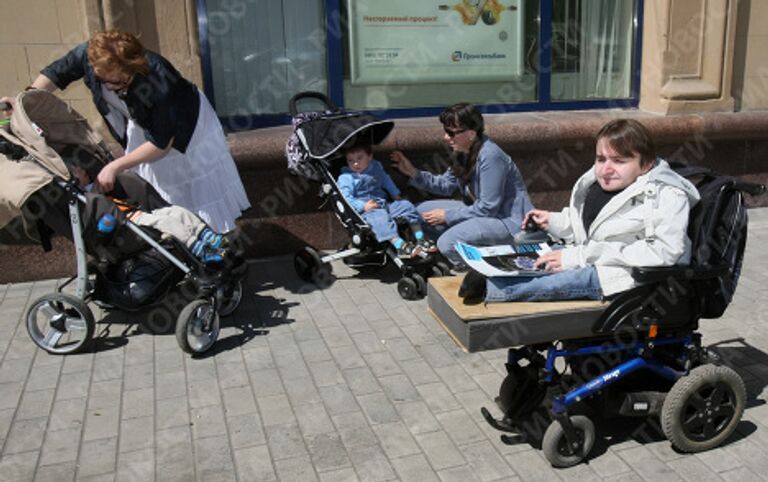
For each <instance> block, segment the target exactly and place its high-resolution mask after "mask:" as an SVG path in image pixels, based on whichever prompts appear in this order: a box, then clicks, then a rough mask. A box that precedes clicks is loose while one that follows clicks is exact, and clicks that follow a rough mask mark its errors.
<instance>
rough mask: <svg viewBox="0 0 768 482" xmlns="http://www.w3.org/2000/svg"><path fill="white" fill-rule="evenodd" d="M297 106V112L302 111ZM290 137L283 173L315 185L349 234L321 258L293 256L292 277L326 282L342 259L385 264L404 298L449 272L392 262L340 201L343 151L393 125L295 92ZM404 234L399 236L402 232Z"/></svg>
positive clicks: (419, 261)
mask: <svg viewBox="0 0 768 482" xmlns="http://www.w3.org/2000/svg"><path fill="white" fill-rule="evenodd" d="M302 106H303V108H302ZM290 112H291V115H292V116H293V126H294V133H293V135H292V136H291V138H290V139H289V140H288V143H287V145H286V156H287V158H288V169H289V170H290V171H291V172H292V173H294V174H297V175H301V176H304V177H306V178H308V179H312V180H315V181H319V182H320V183H321V196H323V197H326V198H327V200H328V201H330V206H331V208H332V209H333V212H334V214H336V217H337V218H338V219H339V221H340V222H341V224H342V225H343V226H344V228H345V229H346V230H347V232H348V233H349V236H350V244H349V246H347V247H346V248H344V249H341V250H339V251H338V252H336V253H333V254H329V255H326V256H321V255H320V253H319V252H318V251H317V250H316V249H315V248H313V247H311V246H307V247H305V248H303V249H302V250H300V251H299V252H298V253H296V256H295V258H294V267H295V269H296V273H297V274H298V276H299V277H300V278H301V279H302V280H304V281H307V282H310V283H315V284H316V285H318V286H326V285H328V284H329V283H330V280H331V272H332V271H331V265H330V262H331V261H333V260H337V259H342V260H343V261H344V263H345V264H346V265H348V266H350V267H353V268H356V269H364V268H369V267H383V266H384V265H386V264H387V261H388V260H391V261H392V262H393V263H394V264H395V265H396V266H397V267H398V268H399V269H400V271H401V273H402V277H401V278H400V280H399V281H398V283H397V291H398V293H399V294H400V296H401V297H403V298H404V299H407V300H412V299H418V298H421V297H423V296H424V295H425V294H426V292H427V282H426V280H427V278H428V277H430V276H444V275H447V274H448V273H449V272H450V268H449V266H448V265H447V263H446V262H445V261H442V260H439V259H438V258H437V256H436V255H429V256H426V257H416V258H412V259H409V260H402V259H400V258H398V256H397V254H396V253H395V250H394V248H392V246H391V245H390V243H381V242H379V241H377V240H376V238H375V236H374V235H373V232H372V230H371V227H370V226H369V225H368V224H367V223H366V222H365V221H364V220H363V218H362V217H361V216H360V214H358V212H357V211H356V210H355V209H353V208H352V207H351V205H350V204H349V202H348V201H347V200H346V199H345V198H344V196H343V195H342V194H341V191H340V190H339V186H338V185H337V183H336V179H335V176H334V175H333V174H332V172H334V173H335V172H337V171H338V170H339V169H340V166H341V164H343V162H344V159H343V152H344V149H345V148H348V147H350V146H352V145H354V144H355V143H356V142H358V141H360V140H365V141H366V143H367V144H369V145H377V144H379V143H381V142H382V141H384V139H385V138H386V137H387V136H388V135H389V133H390V132H391V131H392V128H393V127H394V122H392V121H389V120H377V119H375V118H374V117H373V116H370V115H367V114H360V113H345V112H342V111H341V110H340V109H338V108H337V107H336V106H335V105H334V104H333V102H331V101H330V99H328V97H326V96H325V95H323V94H321V93H319V92H301V93H299V94H296V95H295V96H293V98H291V100H290ZM404 235H405V234H404Z"/></svg>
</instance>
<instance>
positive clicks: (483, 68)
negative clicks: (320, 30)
mask: <svg viewBox="0 0 768 482" xmlns="http://www.w3.org/2000/svg"><path fill="white" fill-rule="evenodd" d="M522 3H523V2H522V0H459V1H458V2H457V1H456V0H419V1H413V0H386V1H382V0H347V12H348V13H349V50H350V62H351V65H350V75H351V79H350V81H351V82H352V83H353V84H397V83H409V84H410V83H417V82H440V81H449V82H450V81H453V82H478V81H479V82H483V81H499V80H505V79H510V78H514V77H518V76H520V75H521V74H522V57H523V55H522V46H523V39H522V31H523V29H522V22H523V12H522Z"/></svg>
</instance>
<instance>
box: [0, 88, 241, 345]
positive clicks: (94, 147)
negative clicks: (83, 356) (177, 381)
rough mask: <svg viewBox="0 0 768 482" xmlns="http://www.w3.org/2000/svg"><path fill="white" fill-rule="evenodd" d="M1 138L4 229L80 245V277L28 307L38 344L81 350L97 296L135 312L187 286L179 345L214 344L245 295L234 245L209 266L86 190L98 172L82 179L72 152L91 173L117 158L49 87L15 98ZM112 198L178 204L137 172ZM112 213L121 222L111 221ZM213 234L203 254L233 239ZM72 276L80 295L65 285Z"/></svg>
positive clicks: (151, 207) (125, 176)
mask: <svg viewBox="0 0 768 482" xmlns="http://www.w3.org/2000/svg"><path fill="white" fill-rule="evenodd" d="M0 141H1V142H0V151H1V152H2V154H3V155H2V156H0V170H2V171H3V172H4V176H3V177H2V178H0V227H2V226H4V225H5V224H7V223H8V222H10V220H12V219H13V218H15V217H17V216H21V219H22V221H23V223H24V227H25V229H26V232H27V234H28V235H29V236H30V237H32V238H33V239H36V240H38V241H40V242H41V243H42V244H43V246H44V248H45V247H46V245H47V244H48V245H49V240H50V235H51V234H53V233H57V234H59V235H62V236H65V237H68V238H70V239H72V241H73V242H74V244H75V254H76V259H77V274H76V275H75V276H73V277H72V278H71V279H70V280H68V281H67V282H66V283H64V284H63V285H62V286H60V287H58V288H57V291H56V292H55V293H51V294H47V295H44V296H42V297H40V298H39V299H37V300H35V301H33V302H32V303H31V305H30V307H29V309H28V311H27V314H26V327H27V331H28V333H29V335H30V337H31V338H32V340H33V342H34V343H35V344H36V345H38V346H39V347H40V348H42V349H44V350H46V351H48V352H49V353H55V354H68V353H74V352H76V351H79V350H82V349H83V348H85V347H86V346H87V345H88V343H89V342H90V340H91V338H92V337H93V335H94V330H95V324H96V323H95V319H94V316H93V313H92V311H91V309H90V308H89V307H88V304H87V303H88V301H94V302H96V303H98V304H100V305H101V306H103V307H106V308H118V309H121V310H128V311H136V310H141V309H143V308H146V307H148V306H150V305H153V304H155V303H157V302H161V301H163V300H164V298H165V297H166V295H167V294H168V293H169V292H170V291H171V290H172V289H176V288H178V290H177V291H178V292H179V296H177V297H176V298H177V300H178V301H182V302H183V309H181V312H180V313H179V315H178V317H177V319H176V339H177V341H178V343H179V346H180V347H181V348H182V349H183V350H184V351H186V352H188V353H201V352H204V351H206V350H208V349H209V348H211V347H212V346H213V344H214V343H215V341H216V339H217V338H218V334H219V315H223V316H225V315H227V314H229V313H232V312H233V311H234V310H235V309H236V308H237V306H238V304H239V302H240V299H241V296H242V281H241V280H242V277H243V276H244V274H245V269H246V266H245V265H244V264H243V263H242V260H241V258H240V255H239V253H237V252H236V250H235V249H230V250H229V252H224V253H221V252H218V254H219V255H222V254H223V255H224V256H222V262H219V263H207V264H206V263H204V262H202V261H201V260H200V259H199V258H198V257H196V256H195V255H194V254H193V253H192V251H191V250H190V249H189V248H188V247H187V246H186V245H185V244H184V243H183V242H181V241H179V240H177V239H176V238H174V237H163V236H162V235H161V233H159V232H157V231H155V229H152V228H142V227H139V226H138V225H137V224H135V223H134V222H132V221H131V220H129V219H127V217H126V215H125V214H124V213H123V212H122V211H120V209H119V208H118V206H117V204H115V202H113V200H111V199H109V198H107V197H106V196H104V195H102V194H98V193H94V192H83V191H82V190H81V188H80V186H79V185H78V184H79V182H80V183H82V182H84V181H88V179H87V177H91V178H92V176H86V175H85V174H84V173H83V172H79V171H78V173H79V174H81V175H82V179H79V180H78V179H77V178H75V176H73V174H72V173H70V172H69V170H68V168H67V165H66V162H65V159H67V160H68V162H70V163H72V164H74V165H79V166H80V167H81V169H82V170H84V171H85V173H91V169H93V170H94V171H95V170H97V169H99V168H100V167H101V166H103V164H104V163H106V162H109V160H110V159H111V154H110V153H109V151H108V150H107V148H106V146H105V145H104V143H103V142H102V140H101V138H100V136H99V135H98V134H97V133H96V132H95V131H93V130H92V129H91V128H90V126H89V125H88V123H87V122H86V121H85V119H84V118H82V116H80V115H79V114H78V113H76V112H75V111H73V110H72V109H71V108H70V107H69V106H68V105H67V104H65V103H64V102H63V101H61V100H60V99H58V98H57V97H56V96H54V95H52V94H50V93H48V92H45V91H40V90H30V91H27V92H22V93H20V94H19V95H18V96H17V97H16V99H15V105H14V106H13V110H12V114H11V122H10V128H9V129H8V130H0ZM111 195H112V196H113V197H114V198H115V199H120V200H123V201H125V203H127V204H128V205H130V206H132V207H134V208H136V209H138V210H141V211H143V212H144V214H143V215H142V216H141V217H144V216H148V215H150V214H153V213H155V212H156V211H157V210H162V209H165V208H168V207H169V206H168V204H167V203H166V202H165V201H164V200H163V199H162V198H161V197H160V195H159V194H158V193H157V191H155V190H154V189H153V188H152V187H151V186H150V185H149V184H148V183H147V182H145V181H144V180H143V179H141V178H139V177H138V176H136V175H135V174H133V173H129V172H126V173H121V174H120V176H119V178H118V182H116V185H115V188H114V190H113V191H112V193H111ZM107 213H109V214H110V215H111V217H112V218H114V221H115V222H114V223H112V225H111V226H107V224H109V221H112V219H111V218H110V217H109V216H108V217H106V218H105V217H104V214H107ZM147 219H148V218H147ZM100 221H101V225H102V226H101V229H100V226H99V224H100ZM107 228H109V229H107ZM199 228H200V224H198V223H195V229H199ZM203 230H204V227H203ZM104 231H110V232H109V233H104ZM201 232H202V230H201ZM206 233H207V232H206ZM198 234H199V233H198ZM204 240H205V241H206V242H204V243H201V245H200V246H201V250H200V253H199V254H202V252H203V251H208V252H211V248H210V245H215V244H216V243H219V248H221V247H222V246H224V245H225V244H226V242H225V241H224V239H223V238H219V237H218V236H216V235H215V234H214V233H208V234H207V235H206V236H204ZM46 241H48V242H46ZM204 245H205V246H208V248H205V249H203V248H202V246H204ZM192 246H194V243H193V244H192ZM87 255H91V257H92V261H94V262H90V263H89V261H88V257H87ZM214 255H215V253H214ZM203 257H204V256H203ZM209 261H210V260H209ZM89 270H92V271H94V272H95V277H92V276H90V275H89ZM72 281H75V290H74V291H75V292H74V294H69V293H64V292H62V290H63V288H64V287H65V286H66V285H68V284H69V283H71V282H72ZM174 304H175V305H176V306H178V307H179V308H181V304H176V303H174Z"/></svg>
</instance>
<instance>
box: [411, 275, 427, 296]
mask: <svg viewBox="0 0 768 482" xmlns="http://www.w3.org/2000/svg"><path fill="white" fill-rule="evenodd" d="M411 277H412V278H413V281H415V282H416V289H417V290H418V295H419V297H424V296H426V295H427V280H425V279H424V277H423V276H422V275H420V274H419V273H413V274H412V275H411Z"/></svg>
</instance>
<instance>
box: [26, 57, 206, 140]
mask: <svg viewBox="0 0 768 482" xmlns="http://www.w3.org/2000/svg"><path fill="white" fill-rule="evenodd" d="M87 47H88V43H87V42H86V43H83V44H80V45H78V46H77V47H75V48H74V49H72V50H71V51H69V53H67V54H66V55H65V56H64V57H62V58H60V59H59V60H56V61H55V62H53V63H51V64H50V65H49V66H47V67H46V68H44V69H43V70H41V71H40V73H41V74H43V75H45V76H46V77H48V78H49V79H51V81H52V82H53V83H54V84H56V87H58V88H59V89H62V90H63V89H65V88H66V87H67V86H68V85H69V84H70V83H72V82H74V81H76V80H79V79H83V82H85V85H86V86H87V87H88V89H89V90H90V91H91V94H92V95H93V103H94V104H95V105H96V108H97V109H98V111H99V113H100V114H101V115H102V117H104V118H105V119H104V120H105V123H106V124H107V125H108V126H109V129H110V131H111V132H112V135H113V136H114V137H115V139H116V140H117V141H118V142H120V143H121V144H122V145H123V147H125V145H126V141H127V139H126V132H115V131H114V128H113V126H112V125H110V124H109V122H107V121H106V115H107V114H108V113H109V107H108V106H107V102H106V101H105V100H104V98H103V96H102V91H101V86H102V83H101V82H100V81H99V80H98V79H97V78H96V74H95V73H94V71H93V67H92V66H91V63H90V62H89V61H88V55H87V53H86V49H87ZM146 52H147V60H149V74H148V75H146V76H144V75H142V74H136V76H135V77H134V79H133V82H131V85H129V86H128V90H127V94H126V97H125V99H124V100H125V103H126V105H127V106H128V113H129V114H130V115H131V117H132V118H133V119H134V120H135V122H136V123H137V124H138V125H139V126H141V128H142V129H144V135H145V137H146V138H147V140H148V141H149V142H151V143H152V144H154V145H155V146H157V147H159V148H161V149H164V148H165V147H166V146H167V145H168V143H169V142H170V141H171V139H173V147H174V148H175V149H176V150H178V151H181V152H184V151H186V149H187V146H188V145H189V141H190V140H191V139H192V134H193V133H194V132H195V126H196V125H197V116H198V113H199V111H200V97H199V94H198V92H197V87H195V86H194V84H192V83H191V82H189V81H188V80H186V79H185V78H184V77H182V76H181V74H180V73H179V72H178V71H177V70H176V69H175V68H174V67H173V65H171V63H170V62H168V61H167V60H166V59H165V58H163V57H162V56H160V55H158V54H156V53H154V52H151V51H149V50H147V51H146Z"/></svg>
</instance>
